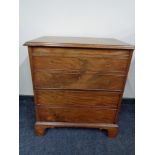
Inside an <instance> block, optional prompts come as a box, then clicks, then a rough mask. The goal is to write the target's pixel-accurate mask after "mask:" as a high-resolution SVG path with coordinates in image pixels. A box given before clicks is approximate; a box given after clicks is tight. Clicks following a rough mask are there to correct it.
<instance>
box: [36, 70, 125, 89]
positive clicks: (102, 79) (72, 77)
mask: <svg viewBox="0 0 155 155" xmlns="http://www.w3.org/2000/svg"><path fill="white" fill-rule="evenodd" d="M123 85H124V76H122V75H111V74H98V73H96V74H91V73H87V72H83V73H63V72H57V73H53V72H50V71H35V73H34V86H35V88H36V89H40V88H57V89H104V90H118V91H119V90H122V88H123Z"/></svg>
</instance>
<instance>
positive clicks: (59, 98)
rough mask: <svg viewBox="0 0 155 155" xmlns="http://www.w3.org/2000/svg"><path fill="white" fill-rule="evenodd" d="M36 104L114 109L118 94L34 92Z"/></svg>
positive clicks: (101, 92)
mask: <svg viewBox="0 0 155 155" xmlns="http://www.w3.org/2000/svg"><path fill="white" fill-rule="evenodd" d="M35 95H36V104H42V105H47V104H48V105H50V106H54V107H58V106H62V107H64V106H89V107H92V106H108V107H113V108H116V107H117V105H118V103H119V100H120V95H121V94H120V93H117V92H105V91H78V90H76V91H74V90H35Z"/></svg>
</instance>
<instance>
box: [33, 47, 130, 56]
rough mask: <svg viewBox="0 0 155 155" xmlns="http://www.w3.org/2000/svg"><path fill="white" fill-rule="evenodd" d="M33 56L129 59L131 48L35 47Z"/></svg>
mask: <svg viewBox="0 0 155 155" xmlns="http://www.w3.org/2000/svg"><path fill="white" fill-rule="evenodd" d="M32 56H48V57H49V56H52V57H92V58H93V57H98V58H101V57H107V58H108V57H111V58H116V59H117V58H118V59H128V58H129V50H115V49H111V50H106V49H82V48H57V47H34V48H33V53H32Z"/></svg>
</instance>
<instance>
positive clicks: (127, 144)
mask: <svg viewBox="0 0 155 155" xmlns="http://www.w3.org/2000/svg"><path fill="white" fill-rule="evenodd" d="M19 103H20V104H19V107H20V112H19V115H20V119H19V124H20V139H19V140H20V155H134V154H135V105H134V104H133V103H130V101H128V102H125V103H123V104H122V106H121V112H120V119H119V127H120V128H119V134H118V136H117V138H115V139H109V138H108V137H107V135H106V132H103V131H100V130H98V129H83V128H77V129H76V128H57V129H49V130H48V131H47V133H46V135H45V136H43V137H38V136H35V134H34V130H33V126H34V122H35V115H34V104H33V99H32V97H23V98H21V99H20V100H19Z"/></svg>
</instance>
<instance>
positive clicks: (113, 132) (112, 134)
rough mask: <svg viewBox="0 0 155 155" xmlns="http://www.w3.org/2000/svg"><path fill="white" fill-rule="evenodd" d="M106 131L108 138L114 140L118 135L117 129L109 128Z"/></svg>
mask: <svg viewBox="0 0 155 155" xmlns="http://www.w3.org/2000/svg"><path fill="white" fill-rule="evenodd" d="M107 130H108V137H109V138H115V137H116V136H117V134H118V128H109V129H107Z"/></svg>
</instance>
